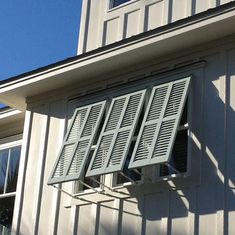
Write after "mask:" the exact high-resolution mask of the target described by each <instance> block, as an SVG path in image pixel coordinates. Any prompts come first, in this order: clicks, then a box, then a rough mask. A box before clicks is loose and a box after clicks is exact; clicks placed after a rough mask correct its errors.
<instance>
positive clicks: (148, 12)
mask: <svg viewBox="0 0 235 235" xmlns="http://www.w3.org/2000/svg"><path fill="white" fill-rule="evenodd" d="M231 1H233V0H132V1H130V2H128V3H127V4H124V5H120V6H118V7H116V8H113V9H108V3H109V0H102V1H97V0H83V9H82V17H81V26H80V35H79V45H78V54H82V53H84V52H87V51H91V50H93V49H96V48H98V47H102V46H105V45H108V44H111V43H114V42H117V41H120V40H122V39H125V38H129V37H131V36H134V35H136V34H139V33H143V32H146V31H149V30H151V29H155V28H158V27H160V26H163V25H167V24H170V23H172V22H175V21H177V20H180V19H183V18H187V17H189V16H192V15H195V14H198V13H200V12H203V11H206V10H208V9H210V8H214V7H217V6H220V5H222V4H225V3H228V2H231Z"/></svg>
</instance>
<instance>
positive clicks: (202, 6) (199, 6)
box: [194, 0, 210, 14]
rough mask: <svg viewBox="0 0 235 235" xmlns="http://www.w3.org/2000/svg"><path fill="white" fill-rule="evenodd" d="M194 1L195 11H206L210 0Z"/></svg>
mask: <svg viewBox="0 0 235 235" xmlns="http://www.w3.org/2000/svg"><path fill="white" fill-rule="evenodd" d="M194 1H195V3H196V4H195V5H196V7H195V13H196V14H197V13H200V12H202V11H206V10H207V9H208V8H209V7H210V0H194Z"/></svg>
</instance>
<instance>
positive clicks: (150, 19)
mask: <svg viewBox="0 0 235 235" xmlns="http://www.w3.org/2000/svg"><path fill="white" fill-rule="evenodd" d="M163 9H164V1H158V2H156V3H153V4H150V5H147V6H146V10H145V30H146V31H147V30H151V29H154V28H157V27H160V26H162V25H163Z"/></svg>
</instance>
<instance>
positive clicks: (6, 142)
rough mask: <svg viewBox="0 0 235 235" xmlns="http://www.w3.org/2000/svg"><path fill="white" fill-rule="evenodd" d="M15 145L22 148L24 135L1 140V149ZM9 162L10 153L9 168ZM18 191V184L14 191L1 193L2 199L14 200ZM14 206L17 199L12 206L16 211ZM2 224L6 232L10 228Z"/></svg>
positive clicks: (0, 197) (3, 231)
mask: <svg viewBox="0 0 235 235" xmlns="http://www.w3.org/2000/svg"><path fill="white" fill-rule="evenodd" d="M15 139H17V140H15ZM1 141H3V142H4V143H2V144H1ZM14 147H20V148H21V149H22V135H15V136H10V137H7V138H6V139H2V140H0V151H1V150H5V149H7V150H8V151H9V150H10V149H11V148H14ZM21 149H20V155H19V165H20V157H21ZM8 164H9V153H8V163H7V169H8V170H9V167H8ZM18 167H19V166H18ZM8 170H7V172H6V174H8ZM18 170H19V168H18ZM17 184H18V176H17ZM4 188H5V186H4ZM16 193H17V186H16V189H15V191H14V192H10V193H2V194H0V200H1V199H5V198H14V200H15V197H16ZM14 207H15V201H14V206H13V208H12V209H13V211H14ZM1 226H2V229H3V230H2V233H3V234H5V232H6V229H8V228H7V227H5V226H3V225H1Z"/></svg>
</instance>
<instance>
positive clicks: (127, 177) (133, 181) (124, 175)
mask: <svg viewBox="0 0 235 235" xmlns="http://www.w3.org/2000/svg"><path fill="white" fill-rule="evenodd" d="M118 173H119V174H121V175H122V176H123V177H125V178H126V179H128V180H130V181H131V182H132V183H133V184H138V183H137V182H136V181H135V180H133V179H131V178H130V177H129V176H127V175H126V174H124V173H123V172H118Z"/></svg>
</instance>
